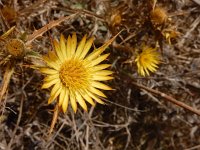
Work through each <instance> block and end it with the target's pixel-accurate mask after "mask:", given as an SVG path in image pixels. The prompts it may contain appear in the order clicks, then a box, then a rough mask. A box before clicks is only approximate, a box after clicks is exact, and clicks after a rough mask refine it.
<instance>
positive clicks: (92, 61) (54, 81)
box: [40, 33, 115, 112]
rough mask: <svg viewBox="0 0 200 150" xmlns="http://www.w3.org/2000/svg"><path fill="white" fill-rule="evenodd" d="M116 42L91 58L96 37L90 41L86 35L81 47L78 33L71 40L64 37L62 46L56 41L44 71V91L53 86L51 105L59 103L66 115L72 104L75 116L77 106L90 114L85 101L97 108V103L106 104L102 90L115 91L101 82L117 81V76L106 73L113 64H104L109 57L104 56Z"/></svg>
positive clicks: (110, 72) (101, 49) (103, 47)
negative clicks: (54, 102) (90, 51)
mask: <svg viewBox="0 0 200 150" xmlns="http://www.w3.org/2000/svg"><path fill="white" fill-rule="evenodd" d="M114 38H115V37H114ZM114 38H112V39H111V40H109V41H108V42H107V43H105V44H104V45H103V46H101V47H100V48H98V49H95V50H94V51H93V52H92V53H90V54H89V53H88V52H89V50H90V48H91V46H92V44H93V41H94V38H93V37H92V38H90V39H88V40H86V35H85V36H84V37H83V38H82V40H81V41H80V43H79V44H78V45H77V37H76V34H75V33H73V35H72V36H70V35H69V36H68V39H67V40H66V39H65V38H64V36H63V35H61V37H60V42H58V41H56V40H54V49H55V51H50V52H49V53H48V55H46V56H43V60H44V61H45V62H46V64H47V67H44V68H41V69H40V71H41V72H42V73H44V74H46V77H45V79H44V84H43V86H42V88H44V89H46V88H49V87H51V86H53V87H52V89H51V93H50V98H49V100H48V103H52V102H53V101H54V100H55V99H57V100H58V101H57V102H58V105H59V107H60V108H61V109H62V111H63V112H66V110H67V107H68V104H69V102H70V104H71V106H72V109H73V110H74V112H76V111H77V102H78V103H79V104H80V106H81V107H82V108H83V109H84V110H86V111H87V105H86V103H85V101H87V102H89V103H90V104H91V105H95V103H94V101H93V100H95V101H96V102H98V103H101V104H104V102H103V101H102V100H101V98H106V96H105V95H104V93H103V92H102V91H100V90H112V88H110V87H109V86H107V85H105V84H104V83H101V81H106V80H111V79H113V77H112V76H111V75H112V73H113V72H112V71H109V70H106V69H107V68H108V67H110V65H109V64H100V63H101V62H102V61H104V60H105V59H106V58H107V57H108V56H109V54H103V55H100V54H101V53H102V52H103V51H104V50H105V49H106V48H107V47H108V46H109V44H110V43H111V42H112V41H113V40H114Z"/></svg>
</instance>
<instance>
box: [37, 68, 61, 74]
mask: <svg viewBox="0 0 200 150" xmlns="http://www.w3.org/2000/svg"><path fill="white" fill-rule="evenodd" d="M40 72H42V73H44V74H49V75H53V74H57V73H58V71H57V70H54V69H50V68H40Z"/></svg>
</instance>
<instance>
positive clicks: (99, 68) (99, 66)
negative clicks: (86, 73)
mask: <svg viewBox="0 0 200 150" xmlns="http://www.w3.org/2000/svg"><path fill="white" fill-rule="evenodd" d="M110 66H111V65H110V64H100V65H97V66H94V67H92V71H93V72H95V71H99V70H103V69H106V68H108V67H110Z"/></svg>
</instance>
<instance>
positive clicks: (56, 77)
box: [44, 73, 59, 82]
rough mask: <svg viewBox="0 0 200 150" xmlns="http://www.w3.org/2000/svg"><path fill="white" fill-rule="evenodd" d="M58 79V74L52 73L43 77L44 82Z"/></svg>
mask: <svg viewBox="0 0 200 150" xmlns="http://www.w3.org/2000/svg"><path fill="white" fill-rule="evenodd" d="M55 79H59V74H58V73H57V74H52V75H48V76H47V77H45V78H44V81H45V82H50V81H51V80H55Z"/></svg>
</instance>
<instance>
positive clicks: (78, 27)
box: [0, 0, 200, 150]
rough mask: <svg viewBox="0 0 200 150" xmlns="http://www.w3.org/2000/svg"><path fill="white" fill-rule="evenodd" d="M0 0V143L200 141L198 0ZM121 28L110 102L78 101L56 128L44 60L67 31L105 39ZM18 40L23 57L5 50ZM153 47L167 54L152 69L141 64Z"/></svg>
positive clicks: (57, 145) (155, 144)
mask: <svg viewBox="0 0 200 150" xmlns="http://www.w3.org/2000/svg"><path fill="white" fill-rule="evenodd" d="M0 6H1V11H0V16H1V17H0V23H1V24H0V26H1V30H0V32H1V34H0V35H4V36H1V38H0V45H1V51H0V66H1V67H0V69H1V70H0V81H1V91H0V100H1V108H0V110H1V116H0V141H1V142H0V149H2V150H4V149H30V150H31V149H49V150H56V149H70V150H83V149H85V150H88V149H91V150H93V149H95V150H98V149H99V150H101V149H102V150H124V149H127V150H132V149H133V150H135V149H136V150H140V149H141V150H143V149H147V150H151V149H187V150H195V149H200V136H199V135H200V126H199V124H200V118H199V114H200V71H199V70H200V51H199V50H200V41H199V39H200V28H199V27H200V16H199V14H200V4H199V2H198V0H193V1H190V0H184V1H172V0H171V1H167V0H161V1H157V2H156V0H152V1H148V2H147V1H146V0H141V1H138V0H113V1H111V0H99V1H97V0H94V1H92V0H74V1H72V0H68V1H67V0H57V1H56V0H1V1H0ZM13 26H15V29H14V31H13V32H12V33H9V35H6V36H5V34H4V33H6V31H8V30H9V29H10V28H11V27H13ZM120 31H121V33H120V34H119V36H118V37H117V38H116V40H115V42H114V43H113V44H112V45H111V46H110V48H109V49H107V51H109V52H110V53H111V54H110V56H109V59H108V62H109V63H111V64H112V70H113V71H114V72H115V74H114V76H115V79H114V80H113V81H111V82H109V84H110V86H111V87H113V88H114V89H115V90H113V91H109V92H107V93H106V94H107V95H108V98H107V100H105V101H106V103H107V105H99V104H97V105H96V106H95V107H90V108H89V111H88V112H84V111H83V110H82V109H78V111H77V113H76V114H74V112H73V110H72V109H71V107H69V109H68V111H67V113H66V114H63V113H59V116H58V118H57V123H56V124H55V127H54V130H53V132H52V134H51V135H48V133H49V130H50V125H51V121H52V118H53V112H54V111H53V110H54V107H55V105H53V104H52V105H47V99H48V97H49V95H48V94H47V93H48V92H46V91H45V90H41V85H42V80H43V77H42V75H41V74H40V73H39V72H38V71H37V70H34V67H33V65H32V64H33V63H34V64H35V63H41V62H39V61H38V60H37V59H35V58H37V56H38V54H46V53H47V52H48V50H49V49H51V48H52V44H51V43H52V38H59V37H60V34H61V33H63V34H64V36H65V37H67V36H68V35H69V34H71V33H72V32H76V33H77V37H78V38H79V40H80V39H81V38H82V37H83V35H85V34H87V35H88V36H92V35H93V36H94V37H95V46H96V47H99V45H102V44H103V43H105V42H106V41H107V40H109V39H110V38H111V37H112V36H114V35H116V34H117V33H119V32H120ZM5 37H6V38H5ZM7 37H8V38H7ZM13 39H18V41H19V40H20V42H23V44H25V49H26V53H25V54H24V53H23V56H22V57H20V58H18V54H16V53H14V55H13V54H12V52H11V53H9V52H8V53H6V52H5V51H6V45H7V43H8V41H9V42H10V40H13ZM23 44H22V45H23ZM144 45H149V46H152V47H158V48H159V52H160V53H161V54H162V63H161V64H160V65H159V69H158V70H157V71H156V72H155V73H152V74H151V76H148V77H141V76H140V75H138V73H137V67H136V65H135V62H134V61H135V55H136V53H138V52H139V51H140V50H141V49H142V46H144ZM15 54H16V56H15ZM20 55H21V54H20ZM171 102H172V103H171ZM88 106H89V105H88ZM179 106H180V107H179ZM183 108H184V109H183Z"/></svg>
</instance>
